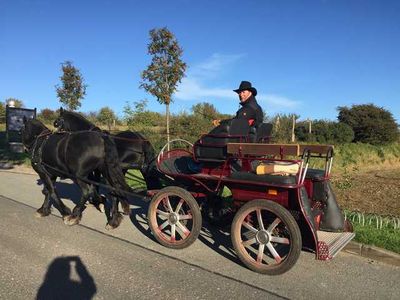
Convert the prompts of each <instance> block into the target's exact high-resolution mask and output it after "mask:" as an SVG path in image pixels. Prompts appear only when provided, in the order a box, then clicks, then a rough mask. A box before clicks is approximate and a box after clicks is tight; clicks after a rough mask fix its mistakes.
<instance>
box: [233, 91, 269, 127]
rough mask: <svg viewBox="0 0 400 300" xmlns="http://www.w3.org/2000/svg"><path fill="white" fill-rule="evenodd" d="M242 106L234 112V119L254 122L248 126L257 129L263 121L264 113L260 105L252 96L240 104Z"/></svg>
mask: <svg viewBox="0 0 400 300" xmlns="http://www.w3.org/2000/svg"><path fill="white" fill-rule="evenodd" d="M240 105H241V106H242V107H241V108H240V109H239V110H238V111H237V112H236V117H235V118H236V119H247V120H254V123H253V124H249V125H252V126H255V127H258V125H260V124H261V123H262V121H263V118H264V113H263V111H262V108H261V106H260V105H258V103H257V100H256V98H255V97H254V96H250V97H249V99H247V100H246V101H245V102H240Z"/></svg>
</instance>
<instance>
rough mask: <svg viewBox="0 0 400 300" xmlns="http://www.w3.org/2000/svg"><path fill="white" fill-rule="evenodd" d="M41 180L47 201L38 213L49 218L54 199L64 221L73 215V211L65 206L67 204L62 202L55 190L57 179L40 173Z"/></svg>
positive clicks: (45, 200)
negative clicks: (51, 200)
mask: <svg viewBox="0 0 400 300" xmlns="http://www.w3.org/2000/svg"><path fill="white" fill-rule="evenodd" d="M38 174H39V176H40V179H42V181H43V185H44V189H43V191H42V192H43V193H44V194H45V199H44V202H43V205H42V206H41V207H40V208H39V209H38V210H37V213H38V214H39V215H41V216H47V215H49V214H50V207H51V202H50V199H51V198H53V200H54V201H55V204H56V208H57V209H58V211H59V212H60V214H61V216H62V217H63V219H65V218H66V217H67V216H69V215H70V214H71V210H70V209H69V208H68V207H67V206H65V204H64V203H63V202H62V201H61V199H60V197H59V196H58V193H57V191H56V188H55V185H54V184H55V180H56V177H50V176H48V175H47V174H45V173H42V172H38Z"/></svg>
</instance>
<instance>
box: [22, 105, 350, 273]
mask: <svg viewBox="0 0 400 300" xmlns="http://www.w3.org/2000/svg"><path fill="white" fill-rule="evenodd" d="M55 125H56V127H59V128H61V129H62V130H61V131H60V133H57V134H52V133H51V131H50V130H48V128H46V127H45V126H44V125H43V124H41V123H40V122H34V121H32V122H26V124H25V128H24V130H23V134H22V136H23V141H24V145H25V147H26V148H27V149H28V150H29V151H30V152H31V154H32V163H33V166H34V168H35V170H37V172H38V174H39V175H40V176H41V178H42V180H43V181H44V182H45V187H44V190H43V192H44V194H45V196H46V197H45V201H44V203H43V206H42V207H41V208H40V209H38V211H37V212H38V213H39V214H40V215H41V216H46V215H48V214H50V206H51V203H50V197H52V198H53V199H55V201H56V203H58V207H61V210H60V213H61V215H62V216H63V217H64V221H66V223H67V224H69V225H73V224H77V223H78V222H79V219H80V217H81V215H82V211H83V209H84V205H85V202H86V200H88V199H90V197H92V196H94V195H96V191H95V189H94V188H93V186H94V184H93V181H88V178H89V177H88V176H89V175H91V174H92V172H94V171H98V170H99V169H100V171H102V173H104V176H105V178H107V180H108V182H109V184H110V185H111V187H112V188H114V191H116V192H117V191H121V190H122V191H124V190H125V191H127V190H128V189H127V188H126V184H125V183H124V182H123V172H124V167H123V166H126V165H131V164H132V163H135V164H136V165H137V166H139V168H140V170H141V172H142V173H143V176H144V179H145V181H146V184H147V186H148V188H149V190H148V191H147V193H148V194H149V195H150V196H152V200H151V202H150V205H149V210H148V223H149V226H150V229H151V231H152V233H153V235H154V237H155V238H156V240H157V241H159V242H160V243H161V244H162V245H164V246H166V247H170V248H176V249H181V248H185V247H188V246H189V245H191V244H192V243H193V242H194V241H195V240H196V239H197V237H198V235H199V233H200V230H201V228H202V210H201V208H200V207H202V208H203V210H204V208H206V207H207V208H208V210H209V211H210V212H211V216H213V218H216V217H218V216H221V215H222V216H225V214H224V213H222V214H221V213H220V212H221V211H222V210H218V209H216V208H218V207H221V205H220V204H221V202H222V194H223V193H224V191H225V190H227V189H228V190H229V191H230V193H231V198H232V205H231V207H230V209H229V210H228V211H230V213H231V214H232V215H233V214H234V217H233V222H232V224H231V238H232V244H233V247H234V249H235V251H236V253H237V255H238V257H239V258H240V260H241V261H242V262H243V263H244V264H245V265H246V266H248V267H249V268H250V269H252V270H254V271H256V272H260V273H265V274H270V275H275V274H281V273H284V272H286V271H288V270H289V269H290V268H291V267H292V266H293V265H294V264H295V263H296V261H297V259H298V257H299V255H300V252H301V250H302V249H306V250H310V251H313V252H315V254H316V258H317V259H320V260H327V259H330V258H332V257H334V256H335V255H336V254H337V253H338V252H339V251H340V250H341V249H342V248H343V247H344V246H345V245H346V244H347V243H348V242H349V241H350V240H351V239H352V238H353V237H354V233H353V232H352V228H351V224H350V223H349V222H348V221H347V220H345V219H344V217H343V214H342V212H341V210H340V209H339V207H338V204H337V202H336V199H335V195H334V193H333V191H332V187H331V184H330V182H329V179H330V173H331V168H332V160H333V146H331V145H297V144H270V143H269V134H270V131H271V126H269V125H268V124H263V125H261V126H260V127H259V128H258V130H257V131H254V130H252V129H251V128H249V127H248V123H247V122H246V121H243V120H235V119H234V120H232V121H230V122H223V123H222V125H221V126H219V127H218V128H216V129H214V130H213V131H211V132H210V133H209V134H206V135H204V136H202V137H201V138H200V139H199V140H198V141H197V142H196V143H195V144H194V145H192V144H191V143H189V142H186V141H184V140H173V141H171V142H170V143H168V144H167V145H165V146H164V147H163V148H162V149H161V151H160V153H159V154H158V156H157V157H156V159H155V162H156V165H155V164H154V159H152V158H151V157H152V154H153V153H154V149H153V148H152V146H151V144H150V143H149V142H148V141H147V140H145V139H144V138H143V137H142V136H140V135H137V134H136V133H133V132H126V133H121V134H119V135H115V136H114V135H109V134H108V133H104V132H101V131H100V129H99V128H97V127H95V126H94V124H91V123H90V122H89V121H87V120H86V119H84V118H83V117H82V116H80V115H79V114H76V113H73V112H64V111H61V115H60V118H59V119H57V121H56V124H55ZM72 125H75V127H73V126H72ZM67 130H68V131H69V132H66V131H67ZM81 130H84V131H81ZM73 131H76V133H71V132H73ZM89 137H90V139H91V140H93V141H96V143H94V142H93V145H92V146H91V148H90V149H89V145H88V143H87V141H88V140H89ZM75 140H76V141H75ZM73 141H75V142H76V143H75V144H73V143H72V142H73ZM83 141H85V142H83ZM177 142H179V143H180V144H181V145H182V144H183V145H184V146H180V147H175V145H177ZM56 144H57V145H58V144H60V145H61V146H62V145H64V146H65V147H64V148H65V150H63V151H61V152H62V154H63V155H62V158H63V159H64V160H65V163H67V162H70V161H71V160H72V161H73V162H74V163H73V165H77V166H87V165H90V163H89V162H91V165H93V166H92V167H91V168H87V167H86V168H85V169H82V168H81V167H80V168H77V170H76V171H75V172H74V174H67V173H66V172H67V171H68V172H70V171H71V168H69V169H68V170H67V169H66V170H67V171H62V170H61V171H60V168H62V167H63V166H64V164H62V165H61V166H59V165H57V164H55V163H54V161H59V160H60V158H58V159H55V158H54V159H51V158H52V157H53V156H54V157H57V155H58V154H59V153H58V152H60V151H58V150H57V151H58V152H57V151H55V150H54V149H59V147H58V146H57V147H55V146H54V145H56ZM68 145H69V146H68ZM61 146H60V147H61ZM67 146H68V147H69V148H68V147H67ZM104 146H105V149H103V148H104ZM80 148H82V149H81V150H82V151H81V152H80V154H82V155H80V154H79V155H77V154H76V153H75V152H76V151H77V150H78V149H80ZM68 149H70V150H68ZM103 150H104V151H103ZM46 151H47V152H46ZM86 152H87V153H90V155H89V154H87V153H86ZM103 152H104V153H103ZM98 153H103V154H104V155H103V156H104V157H100V158H97V156H96V157H95V156H93V155H94V154H96V155H98ZM67 154H68V155H67ZM83 154H85V155H83ZM92 156H93V159H92ZM153 156H154V155H153ZM315 158H317V159H320V160H323V164H322V165H324V167H323V168H320V169H311V168H309V162H310V159H315ZM82 159H86V160H87V161H85V163H83V162H82V161H81V160H82ZM94 162H95V163H94ZM97 162H104V163H103V165H99V164H98V163H97ZM67 165H68V164H67ZM69 165H71V163H70V164H69ZM153 166H156V167H157V169H158V173H157V172H155V171H154V169H155V168H153ZM126 168H129V167H126ZM67 175H69V176H68V177H69V178H71V179H73V180H74V181H76V182H77V183H78V184H79V185H80V186H81V188H82V191H83V193H82V199H81V201H80V202H79V203H78V205H77V206H76V207H75V208H74V210H73V212H72V214H71V212H70V210H69V209H68V208H67V207H66V206H64V205H63V203H62V202H61V200H60V199H59V197H58V195H57V193H56V191H55V188H54V182H55V179H56V177H57V176H60V177H63V176H67ZM78 175H79V176H78ZM160 175H162V176H164V177H167V178H169V179H171V180H169V181H168V182H169V183H168V186H166V187H164V188H161V189H160V188H159V181H158V179H159V177H160ZM88 182H90V184H92V186H90V185H89V184H88ZM115 196H116V195H115V194H114V195H113V197H112V199H113V201H112V211H111V215H110V216H109V218H108V226H109V227H110V228H115V227H117V226H118V225H119V223H120V221H121V218H122V216H120V214H119V212H118V197H115ZM125 204H127V203H126V202H125ZM125 206H126V205H125ZM125 208H126V207H125ZM128 208H129V207H128Z"/></svg>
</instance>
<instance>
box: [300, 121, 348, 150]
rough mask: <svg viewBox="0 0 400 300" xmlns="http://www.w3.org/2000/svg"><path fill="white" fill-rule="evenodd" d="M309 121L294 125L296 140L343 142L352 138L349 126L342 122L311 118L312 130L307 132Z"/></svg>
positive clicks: (323, 142)
mask: <svg viewBox="0 0 400 300" xmlns="http://www.w3.org/2000/svg"><path fill="white" fill-rule="evenodd" d="M308 126H309V122H308V121H303V122H299V123H298V124H297V125H296V129H295V134H296V137H297V140H298V141H301V142H318V143H321V144H344V143H350V142H351V141H352V140H353V139H354V132H353V130H352V129H351V127H350V126H349V125H347V124H344V123H338V122H332V121H326V120H313V121H312V127H311V128H312V130H311V131H312V132H311V134H310V133H309V127H308Z"/></svg>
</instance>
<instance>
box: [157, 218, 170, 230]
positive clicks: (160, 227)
mask: <svg viewBox="0 0 400 300" xmlns="http://www.w3.org/2000/svg"><path fill="white" fill-rule="evenodd" d="M168 224H169V223H168V220H166V221H165V222H164V223H162V224H161V225H160V226H158V229H159V230H160V231H162V230H163V229H164V228H165V227H167V226H168Z"/></svg>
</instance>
